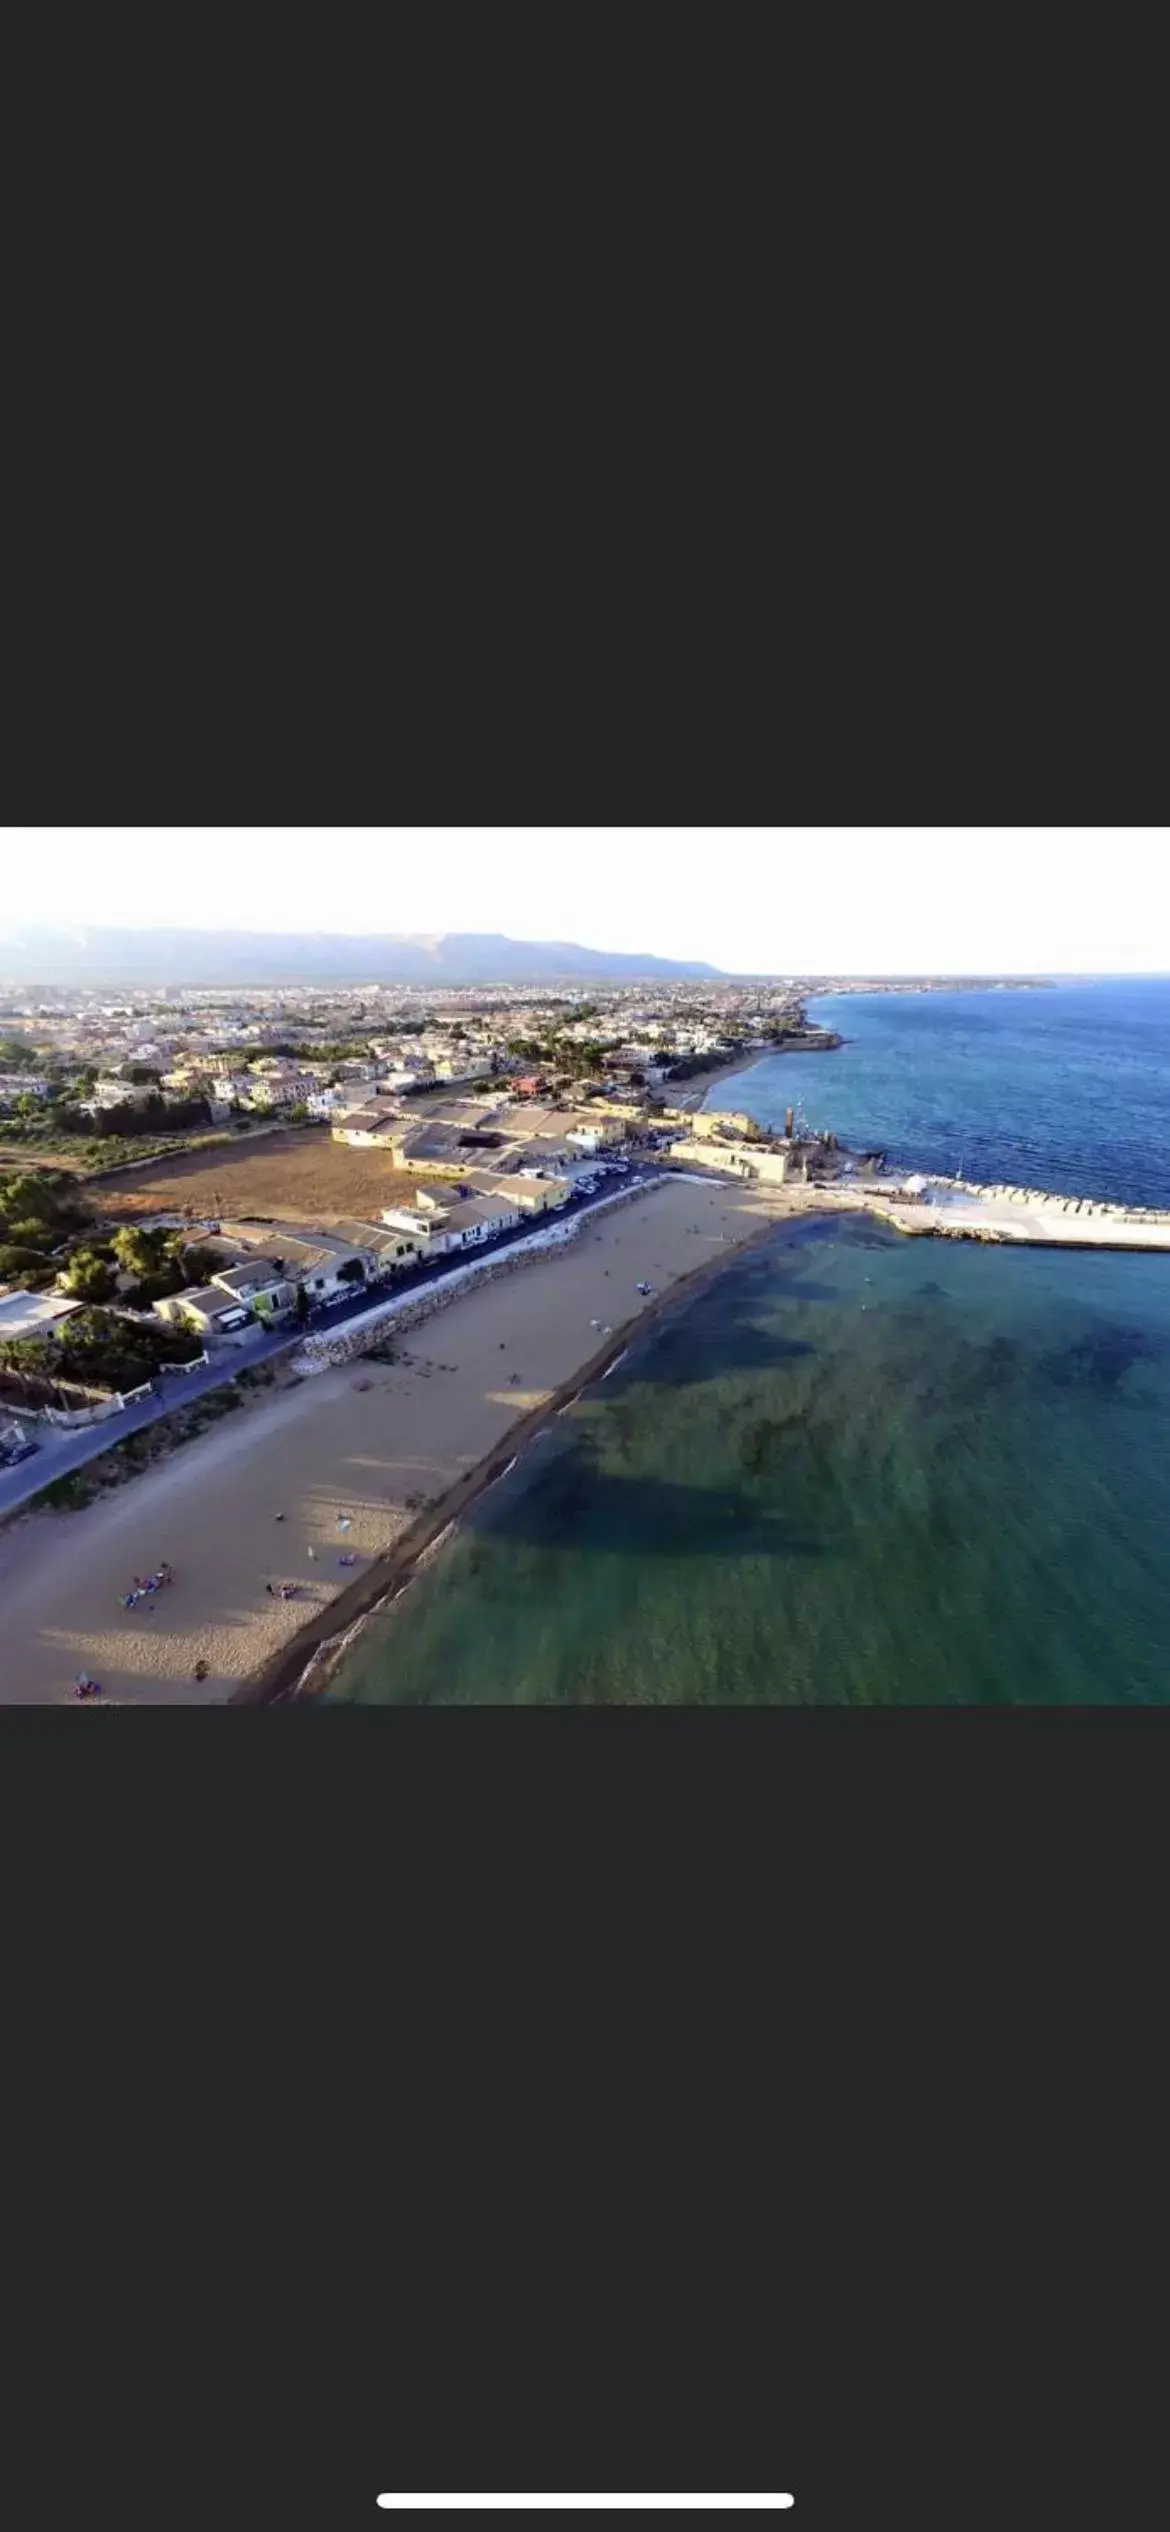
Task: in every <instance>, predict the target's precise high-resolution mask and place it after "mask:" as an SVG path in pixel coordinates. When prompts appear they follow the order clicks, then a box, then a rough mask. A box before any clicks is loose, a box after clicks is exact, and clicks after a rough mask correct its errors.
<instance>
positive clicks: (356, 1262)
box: [337, 1257, 366, 1284]
mask: <svg viewBox="0 0 1170 2532" xmlns="http://www.w3.org/2000/svg"><path fill="white" fill-rule="evenodd" d="M337 1280H338V1283H339V1284H364V1282H365V1280H366V1270H365V1267H364V1266H363V1264H362V1261H361V1259H360V1257H347V1259H346V1261H345V1264H344V1266H339V1267H338V1269H337Z"/></svg>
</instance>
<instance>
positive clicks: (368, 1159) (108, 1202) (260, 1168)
mask: <svg viewBox="0 0 1170 2532" xmlns="http://www.w3.org/2000/svg"><path fill="white" fill-rule="evenodd" d="M417 1189H418V1180H417V1179H415V1178H412V1177H411V1176H410V1175H409V1173H408V1172H407V1171H405V1170H400V1169H395V1168H394V1167H393V1165H392V1163H391V1160H390V1156H389V1153H388V1152H379V1151H372V1150H371V1151H355V1150H354V1149H353V1147H352V1145H350V1144H348V1143H335V1142H334V1141H333V1139H332V1137H331V1135H330V1133H329V1130H328V1127H325V1126H323V1127H322V1129H321V1131H320V1133H319V1134H318V1133H313V1132H307V1131H306V1130H305V1128H304V1127H299V1128H294V1129H293V1130H292V1131H291V1132H289V1133H287V1134H266V1135H265V1136H264V1137H263V1140H262V1141H261V1140H260V1139H259V1138H258V1139H257V1141H256V1142H255V1143H253V1144H248V1143H233V1144H230V1145H225V1146H224V1147H223V1149H222V1150H220V1151H216V1152H192V1153H190V1154H188V1155H186V1156H184V1157H182V1158H180V1159H177V1160H171V1161H160V1162H159V1163H158V1166H157V1168H155V1169H139V1170H135V1172H134V1175H133V1178H131V1179H128V1180H127V1181H126V1182H125V1184H124V1185H122V1186H120V1187H113V1186H107V1187H103V1189H102V1190H101V1198H102V1209H103V1212H106V1213H108V1214H110V1215H111V1217H116V1218H117V1219H118V1220H120V1221H126V1220H128V1219H132V1218H134V1217H136V1216H141V1215H143V1214H152V1213H168V1212H169V1213H183V1212H186V1213H190V1214H192V1215H193V1216H195V1217H196V1218H198V1219H200V1220H203V1219H220V1218H224V1219H227V1220H229V1221H230V1220H231V1219H233V1218H241V1217H244V1216H246V1215H249V1214H260V1215H262V1216H270V1217H271V1219H272V1220H273V1221H275V1222H281V1221H284V1222H328V1221H329V1220H330V1219H337V1218H354V1217H356V1219H357V1220H359V1221H364V1222H376V1221H377V1219H378V1216H379V1213H380V1212H381V1209H382V1206H383V1205H384V1204H396V1203H401V1202H402V1201H403V1199H404V1198H408V1197H410V1196H413V1195H414V1194H416V1193H417Z"/></svg>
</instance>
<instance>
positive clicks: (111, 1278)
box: [64, 1248, 118, 1301]
mask: <svg viewBox="0 0 1170 2532" xmlns="http://www.w3.org/2000/svg"><path fill="white" fill-rule="evenodd" d="M64 1281H65V1289H66V1291H67V1292H72V1293H76V1295H77V1296H78V1298H79V1300H82V1301H112V1299H113V1297H114V1294H115V1293H116V1291H117V1289H118V1285H117V1278H116V1277H115V1275H114V1272H113V1269H112V1267H110V1266H108V1265H107V1264H106V1260H105V1258H104V1257H98V1256H97V1255H96V1254H95V1252H94V1250H93V1249H91V1248H79V1249H75V1250H74V1253H73V1255H72V1257H71V1258H70V1260H69V1264H68V1266H67V1267H66V1270H65V1278H64Z"/></svg>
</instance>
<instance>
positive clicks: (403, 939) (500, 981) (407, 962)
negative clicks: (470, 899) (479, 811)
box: [0, 924, 721, 987]
mask: <svg viewBox="0 0 1170 2532" xmlns="http://www.w3.org/2000/svg"><path fill="white" fill-rule="evenodd" d="M720 973H721V970H720V969H719V968H718V967H710V966H708V965H707V963H706V962H705V961H704V960H703V959H692V960H684V959H675V958H651V957H643V956H642V955H641V954H640V953H634V952H626V951H621V950H595V949H583V948H582V947H581V945H580V943H579V942H577V941H513V940H509V938H508V935H507V934H506V933H505V932H434V933H418V932H373V933H345V932H187V931H142V932H135V931H128V930H127V931H118V930H114V929H112V928H108V927H106V926H104V925H89V924H80V925H76V926H74V925H69V926H65V925H60V926H57V925H52V924H19V925H7V926H6V925H3V924H0V986H12V985H23V986H31V985H72V986H78V985H80V986H85V985H90V986H96V985H138V986H141V985H227V986H231V985H239V986H241V987H242V986H246V985H284V984H288V985H293V984H301V985H311V984H355V985H356V984H364V985H372V984H389V985H420V986H423V987H426V986H428V985H436V986H443V985H523V984H556V983H565V984H578V983H594V982H596V983H599V984H600V983H605V982H607V981H608V982H610V983H615V982H620V981H621V980H622V979H623V978H630V979H633V978H635V977H638V976H648V977H655V976H656V977H668V976H718V975H719V974H720Z"/></svg>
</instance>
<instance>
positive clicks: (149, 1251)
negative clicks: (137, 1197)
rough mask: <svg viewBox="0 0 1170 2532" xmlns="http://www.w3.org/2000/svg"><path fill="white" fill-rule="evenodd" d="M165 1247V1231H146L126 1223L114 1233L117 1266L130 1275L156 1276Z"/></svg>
mask: <svg viewBox="0 0 1170 2532" xmlns="http://www.w3.org/2000/svg"><path fill="white" fill-rule="evenodd" d="M166 1245H167V1234H166V1232H165V1231H148V1230H146V1229H144V1227H143V1226H142V1224H141V1223H137V1222H127V1223H125V1224H124V1225H123V1228H122V1229H121V1230H120V1231H115V1233H114V1239H113V1249H114V1255H115V1257H116V1258H117V1260H118V1264H119V1266H124V1267H125V1268H126V1271H127V1273H128V1274H131V1275H156V1274H157V1273H158V1270H159V1267H160V1265H161V1264H162V1260H163V1256H164V1253H165V1250H166Z"/></svg>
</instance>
